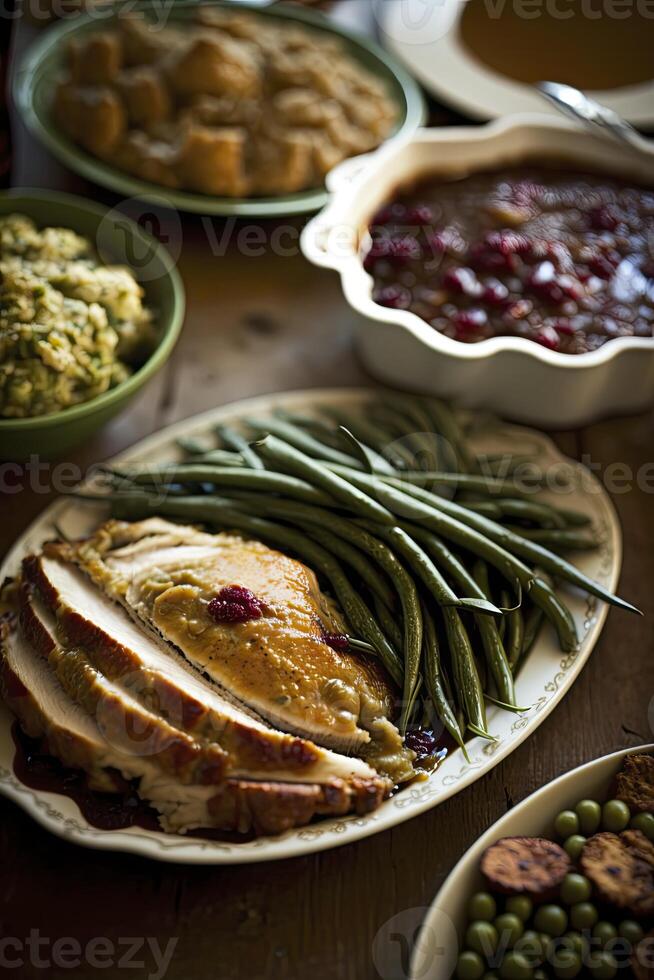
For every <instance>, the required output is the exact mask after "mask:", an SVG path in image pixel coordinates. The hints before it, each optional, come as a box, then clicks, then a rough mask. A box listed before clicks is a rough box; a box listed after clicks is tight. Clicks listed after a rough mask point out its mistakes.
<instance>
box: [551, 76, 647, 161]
mask: <svg viewBox="0 0 654 980" xmlns="http://www.w3.org/2000/svg"><path fill="white" fill-rule="evenodd" d="M536 88H537V89H538V91H539V92H540V93H541V95H543V96H544V97H545V98H546V99H547V101H548V102H550V103H551V104H552V105H553V106H554V107H555V108H556V109H558V110H559V112H562V113H563V114H564V115H565V116H570V117H571V118H572V119H576V120H577V122H582V123H583V124H584V126H586V127H587V129H590V130H592V131H593V132H595V133H597V132H598V131H599V132H601V133H602V134H603V135H604V136H609V137H612V138H613V139H616V140H618V141H619V142H621V143H628V144H629V146H631V147H633V148H634V149H637V150H641V151H642V150H645V151H648V152H650V153H651V152H652V148H651V145H650V143H649V141H648V140H646V139H644V138H643V137H642V136H641V135H640V133H639V132H638V131H637V130H636V129H634V127H633V126H632V125H631V124H630V123H628V122H627V120H626V119H623V118H622V116H619V115H618V113H617V112H614V111H613V109H609V108H607V107H606V106H605V105H602V104H601V103H600V102H596V101H595V99H590V98H589V97H588V96H587V95H584V93H583V92H581V91H580V90H579V89H578V88H573V86H572V85H562V84H561V83H560V82H538V83H537V84H536Z"/></svg>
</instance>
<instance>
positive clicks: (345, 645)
mask: <svg viewBox="0 0 654 980" xmlns="http://www.w3.org/2000/svg"><path fill="white" fill-rule="evenodd" d="M322 640H323V643H326V644H327V646H328V647H331V648H332V650H338V651H344V650H348V649H349V647H350V638H349V636H347V634H346V633H325V632H324V631H323V634H322Z"/></svg>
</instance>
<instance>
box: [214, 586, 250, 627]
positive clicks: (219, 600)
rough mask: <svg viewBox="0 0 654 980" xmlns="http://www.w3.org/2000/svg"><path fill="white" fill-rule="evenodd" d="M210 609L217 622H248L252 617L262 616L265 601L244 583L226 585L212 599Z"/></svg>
mask: <svg viewBox="0 0 654 980" xmlns="http://www.w3.org/2000/svg"><path fill="white" fill-rule="evenodd" d="M208 610H209V615H210V616H211V618H212V619H214V620H215V621H216V622H217V623H247V621H248V620H250V619H260V618H261V616H262V614H263V603H262V602H261V599H259V598H258V597H257V596H256V595H255V594H254V592H251V591H250V589H245V588H243V586H242V585H226V586H225V587H224V589H221V590H220V592H219V593H218V595H217V596H215V597H214V598H213V599H212V600H211V602H210V603H209V606H208Z"/></svg>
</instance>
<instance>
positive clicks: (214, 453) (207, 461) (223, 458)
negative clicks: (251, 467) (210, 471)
mask: <svg viewBox="0 0 654 980" xmlns="http://www.w3.org/2000/svg"><path fill="white" fill-rule="evenodd" d="M189 462H191V463H197V464H198V465H200V464H201V465H203V466H211V465H217V466H227V467H229V468H230V469H231V468H233V467H235V466H245V465H246V463H245V460H244V458H243V457H242V456H241V454H240V453H232V452H230V451H229V450H227V449H211V450H210V451H209V452H208V453H203V454H202V456H199V457H196V458H195V459H192V460H189Z"/></svg>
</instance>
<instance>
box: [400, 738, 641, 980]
mask: <svg viewBox="0 0 654 980" xmlns="http://www.w3.org/2000/svg"><path fill="white" fill-rule="evenodd" d="M652 751H654V744H650V745H641V746H638V747H637V748H632V749H623V750H621V751H620V752H614V753H612V754H611V755H605V756H603V758H601V759H595V760H594V761H593V762H588V763H586V765H584V766H579V768H578V769H572V770H571V771H570V772H566V773H565V774H564V775H563V776H559V777H558V779H554V780H553V781H552V782H551V783H548V784H547V786H543V788H542V789H539V790H537V792H535V793H532V795H531V796H528V797H527V798H526V799H524V800H523V801H522V802H521V803H519V804H518V805H517V806H516V807H514V808H513V809H512V810H510V811H509V813H507V814H506V815H505V816H503V817H501V818H500V819H499V820H498V821H497V822H496V823H494V824H493V826H492V827H490V828H489V829H488V830H487V831H486V833H485V834H483V836H482V837H480V838H479V840H478V841H477V843H476V844H474V845H473V846H472V847H471V848H470V850H468V851H466V853H465V854H464V855H463V857H462V858H461V860H460V861H459V863H458V864H457V865H455V867H454V869H453V870H452V871H451V872H450V874H449V875H448V877H447V878H446V879H445V881H444V882H443V885H442V886H441V889H440V891H439V892H438V894H437V895H436V898H435V899H434V901H433V903H432V905H431V906H430V908H429V911H428V912H427V915H426V916H425V920H424V922H423V925H422V928H421V930H420V933H419V935H418V938H417V940H416V945H415V949H414V951H413V956H412V959H411V969H410V971H409V980H451V977H452V975H453V972H454V966H455V964H456V958H457V956H458V953H459V945H460V943H461V940H462V938H463V933H464V931H465V925H466V906H467V904H468V899H469V898H470V896H471V895H472V894H473V893H474V892H475V891H479V889H480V888H482V887H483V879H482V876H481V872H480V870H479V862H480V861H481V856H482V854H483V853H484V851H485V850H486V848H487V847H490V845H491V844H494V843H495V841H497V840H499V839H500V838H501V837H518V836H524V837H542V836H544V835H545V836H546V835H547V834H548V833H549V831H550V829H551V825H552V822H553V821H554V818H555V817H556V815H557V813H559V812H560V811H561V810H568V809H571V808H572V807H573V806H574V805H575V804H576V803H577V802H578V801H579V800H583V799H588V798H590V799H600V800H601V799H606V798H607V797H608V795H609V793H610V787H611V782H612V780H613V777H614V776H615V774H616V773H617V772H618V771H619V770H620V769H621V767H622V761H623V759H624V757H625V756H627V755H633V753H634V752H652Z"/></svg>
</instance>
